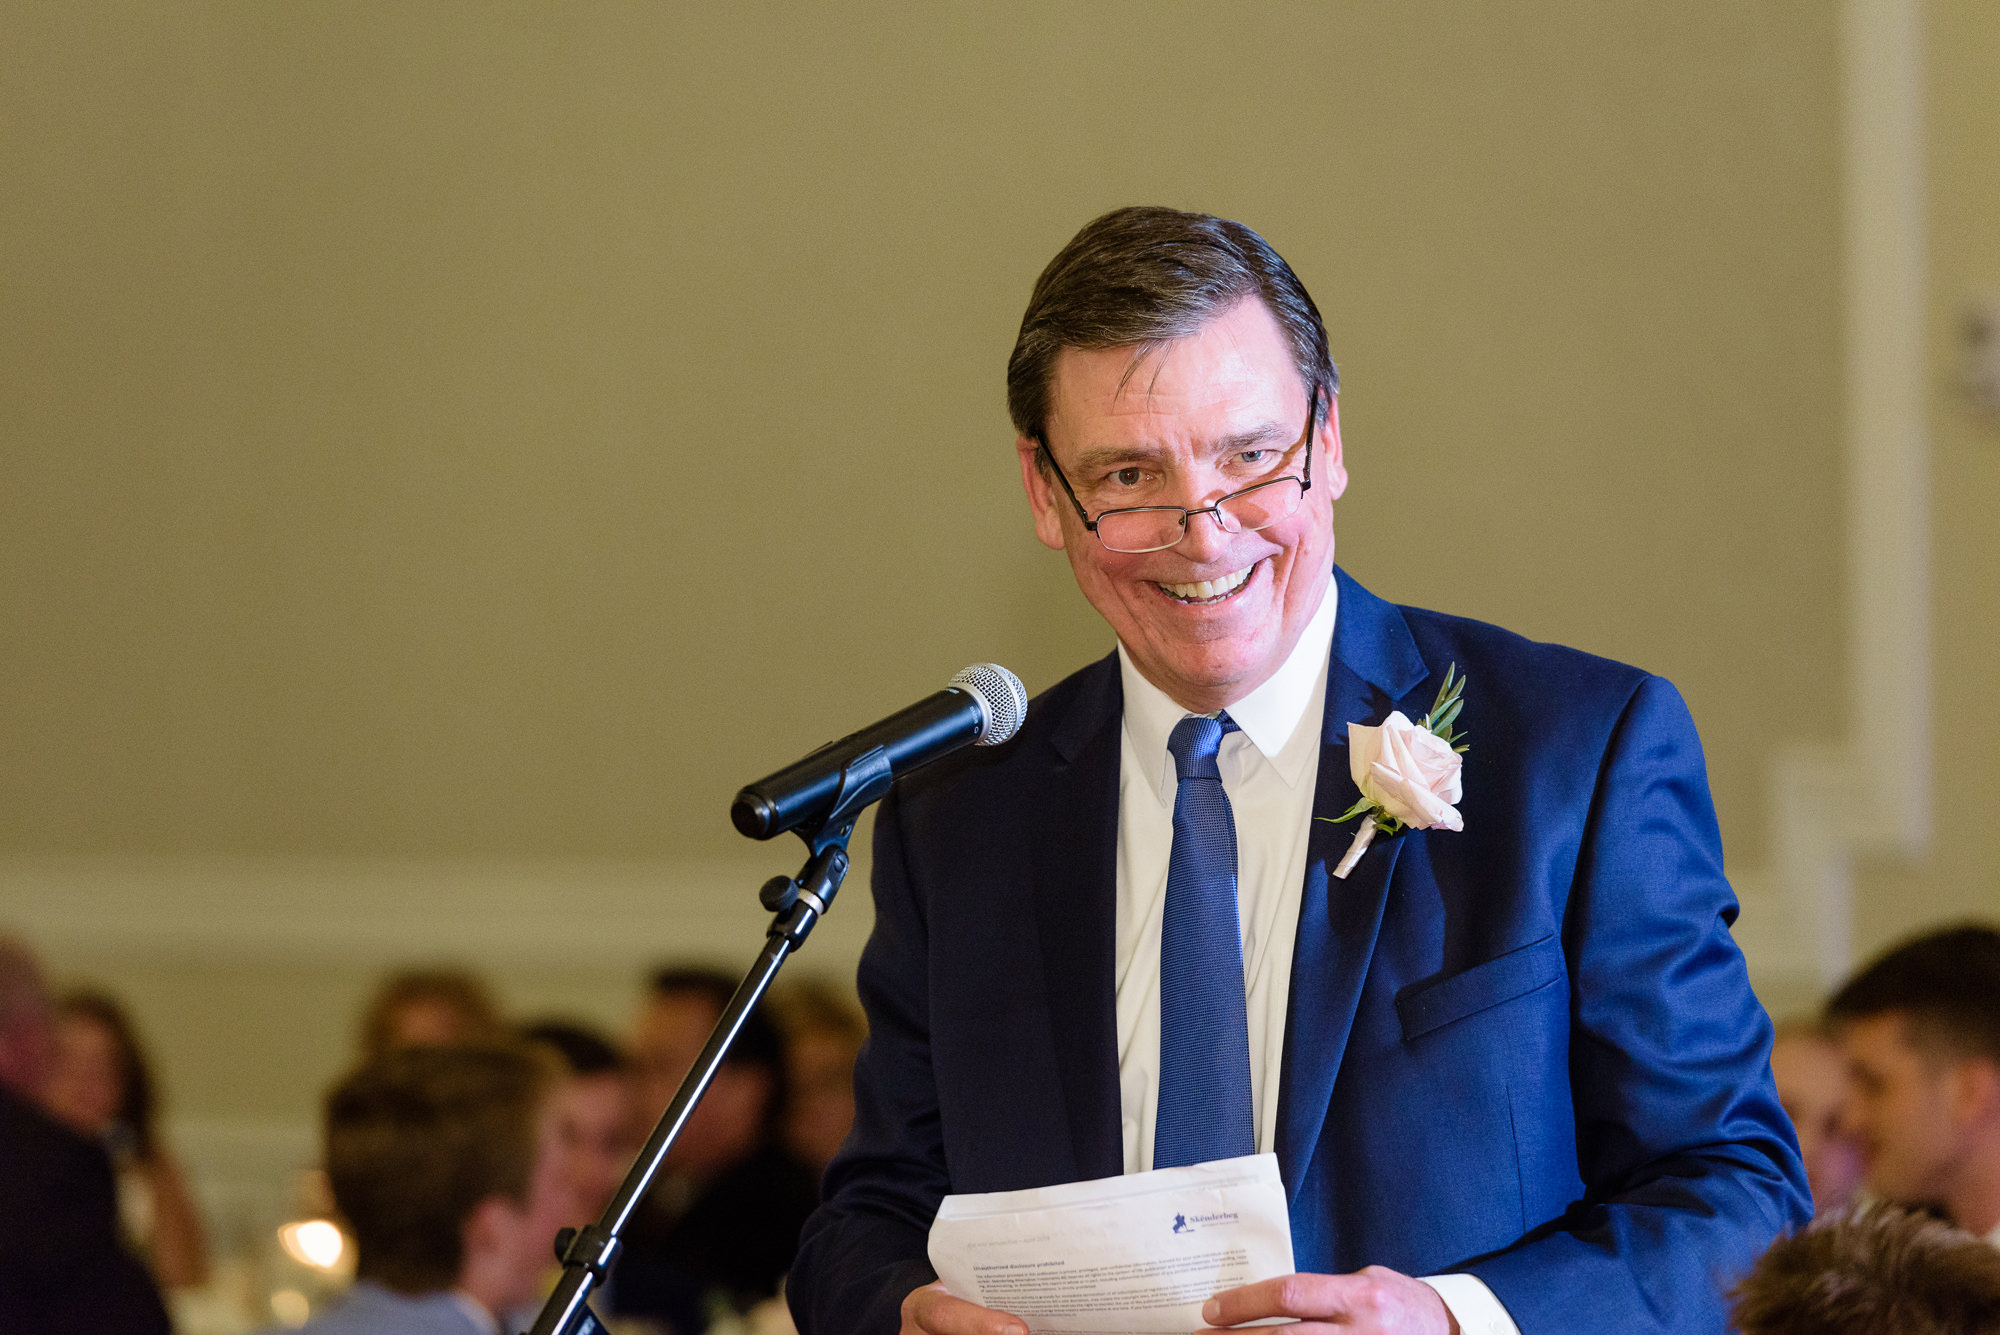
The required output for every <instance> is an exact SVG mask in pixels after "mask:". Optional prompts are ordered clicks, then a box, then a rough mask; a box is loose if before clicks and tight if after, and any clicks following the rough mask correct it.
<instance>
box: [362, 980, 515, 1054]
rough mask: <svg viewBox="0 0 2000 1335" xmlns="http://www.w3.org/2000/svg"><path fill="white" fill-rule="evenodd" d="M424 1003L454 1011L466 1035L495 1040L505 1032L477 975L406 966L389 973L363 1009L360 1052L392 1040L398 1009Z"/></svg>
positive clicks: (496, 1008)
mask: <svg viewBox="0 0 2000 1335" xmlns="http://www.w3.org/2000/svg"><path fill="white" fill-rule="evenodd" d="M423 1003H434V1004H438V1005H443V1006H447V1007H449V1008H451V1009H452V1010H455V1011H457V1012H458V1014H459V1015H460V1017H461V1018H462V1019H463V1020H464V1021H465V1023H466V1027H467V1029H468V1031H469V1032H468V1033H467V1035H466V1037H467V1038H469V1039H472V1040H474V1041H491V1040H497V1039H500V1038H501V1037H503V1035H504V1033H505V1027H504V1025H503V1024H502V1023H501V1020H500V1008H499V1006H497V1005H495V1004H494V1001H493V993H492V992H491V991H490V990H489V989H488V988H487V986H486V984H485V983H484V982H482V981H481V980H480V978H479V977H478V975H476V974H474V973H472V972H470V971H469V970H466V969H450V968H436V969H408V970H405V971H403V972H401V973H397V974H393V975H391V976H390V977H389V978H388V980H387V981H385V982H384V983H383V984H382V986H381V987H380V988H378V989H377V990H376V993H375V996H374V998H373V999H372V1000H370V1001H369V1003H368V1008H367V1010H366V1011H364V1012H363V1013H362V1017H361V1051H362V1053H363V1054H364V1055H366V1056H374V1055H375V1054H377V1053H380V1052H382V1051H384V1050H386V1049H387V1048H388V1047H389V1046H390V1045H391V1044H392V1043H393V1042H394V1041H395V1037H396V1029H395V1026H396V1016H397V1013H398V1012H399V1011H401V1010H403V1009H404V1008H405V1007H408V1006H413V1005H419V1004H423Z"/></svg>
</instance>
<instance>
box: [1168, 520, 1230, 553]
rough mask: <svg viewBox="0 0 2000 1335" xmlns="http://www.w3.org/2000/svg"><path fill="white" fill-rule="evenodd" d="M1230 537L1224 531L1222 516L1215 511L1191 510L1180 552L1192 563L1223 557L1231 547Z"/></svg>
mask: <svg viewBox="0 0 2000 1335" xmlns="http://www.w3.org/2000/svg"><path fill="white" fill-rule="evenodd" d="M1229 538H1230V535H1229V534H1228V533H1227V532H1225V531H1224V530H1223V527H1222V516H1221V514H1219V513H1218V512H1217V511H1215V510H1214V509H1207V510H1199V511H1197V510H1193V509H1190V510H1189V512H1188V517H1187V532H1186V534H1185V535H1184V536H1183V537H1182V538H1181V540H1180V543H1179V547H1178V550H1179V551H1180V553H1181V555H1183V556H1185V557H1187V558H1188V559H1189V560H1191V561H1204V560H1207V559H1209V558H1210V557H1215V556H1220V555H1222V552H1223V550H1224V549H1225V548H1226V547H1228V545H1229Z"/></svg>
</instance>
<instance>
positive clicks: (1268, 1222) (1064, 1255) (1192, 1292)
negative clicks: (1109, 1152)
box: [930, 1154, 1292, 1335]
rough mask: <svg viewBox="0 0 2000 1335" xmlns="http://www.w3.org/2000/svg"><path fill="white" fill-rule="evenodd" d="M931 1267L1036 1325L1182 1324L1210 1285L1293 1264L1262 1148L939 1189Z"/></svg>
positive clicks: (1190, 1322) (1143, 1334) (1174, 1334)
mask: <svg viewBox="0 0 2000 1335" xmlns="http://www.w3.org/2000/svg"><path fill="white" fill-rule="evenodd" d="M930 1256H931V1266H932V1268H933V1269H935V1270H936V1271H937V1273H938V1278H939V1279H941V1280H943V1281H944V1286H945V1288H946V1289H947V1290H949V1291H950V1292H951V1293H953V1294H954V1295H956V1296H958V1297H960V1298H964V1299H967V1300H968V1301H971V1302H975V1303H978V1304H979V1305H980V1306H982V1307H991V1308H994V1309H996V1310H998V1311H1002V1312H1012V1313H1013V1314H1014V1315H1015V1316H1018V1317H1020V1318H1021V1319H1022V1320H1024V1321H1026V1322H1027V1323H1028V1329H1029V1330H1031V1331H1034V1332H1036V1333H1037V1335H1101V1333H1102V1332H1122V1333H1124V1335H1188V1333H1189V1332H1190V1331H1196V1330H1200V1329H1201V1328H1202V1327H1203V1326H1204V1325H1205V1324H1207V1323H1205V1322H1204V1321H1203V1320H1202V1319H1201V1305H1202V1304H1203V1303H1205V1302H1207V1301H1208V1300H1209V1298H1210V1297H1212V1296H1214V1295H1215V1294H1216V1293H1218V1292H1220V1291H1221V1290H1223V1289H1232V1288H1235V1287H1236V1286H1237V1285H1239V1284H1251V1283H1255V1282H1256V1281H1258V1280H1260V1279H1274V1278H1276V1277H1277V1276H1279V1275H1289V1274H1291V1273H1292V1221H1291V1214H1290V1212H1289V1210H1288V1208H1287V1207H1286V1204H1285V1184H1284V1182H1283V1181H1282V1180H1281V1179H1280V1178H1279V1176H1278V1157H1277V1156H1276V1155H1275V1154H1249V1155H1245V1156H1244V1157H1242V1158H1240V1159H1219V1160H1217V1161H1215V1162H1214V1163H1204V1164H1195V1165H1193V1166H1191V1167H1188V1168H1163V1169H1159V1170H1156V1171H1154V1172H1151V1173H1130V1174H1127V1175H1125V1176H1123V1177H1107V1178H1102V1179H1099V1180H1098V1181H1095V1182H1068V1183H1065V1184H1063V1185H1062V1186H1059V1187H1037V1188H1033V1189H1031V1190H1028V1191H996V1192H990V1193H988V1194H986V1195H981V1196H947V1197H945V1199H944V1204H943V1205H942V1206H940V1207H939V1209H938V1214H937V1220H936V1222H934V1223H933V1224H932V1225H931V1238H930Z"/></svg>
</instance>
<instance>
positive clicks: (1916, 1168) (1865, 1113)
mask: <svg viewBox="0 0 2000 1335" xmlns="http://www.w3.org/2000/svg"><path fill="white" fill-rule="evenodd" d="M1841 1046H1842V1047H1843V1048H1844V1049H1845V1050H1846V1052H1847V1060H1848V1070H1849V1072H1850V1073H1851V1074H1852V1076H1853V1078H1854V1096H1853V1100H1852V1102H1851V1103H1850V1104H1849V1108H1850V1113H1851V1118H1852V1124H1853V1129H1854V1132H1855V1133H1856V1135H1857V1136H1858V1137H1859V1139H1860V1141H1861V1152H1862V1157H1863V1159H1864V1160H1865V1161H1866V1164H1867V1169H1868V1187H1869V1190H1871V1191H1873V1192H1875V1193H1876V1194H1877V1195H1880V1196H1883V1197H1886V1198H1888V1199H1889V1200H1892V1201H1903V1202H1927V1201H1942V1200H1944V1199H1945V1198H1947V1197H1948V1196H1950V1195H1951V1192H1952V1188H1953V1186H1954V1182H1955V1178H1956V1176H1957V1172H1958V1166H1959V1163H1960V1162H1961V1160H1962V1159H1963V1156H1964V1145H1963V1141H1964V1136H1963V1134H1962V1130H1961V1126H1960V1117H1959V1115H1958V1112H1957V1110H1956V1109H1955V1108H1954V1106H1953V1105H1954V1102H1955V1098H1954V1094H1955V1089H1954V1086H1955V1084H1956V1083H1957V1081H1956V1079H1955V1075H1956V1072H1955V1068H1954V1066H1953V1064H1952V1063H1950V1062H1946V1061H1940V1060H1938V1059H1936V1058H1934V1057H1932V1056H1931V1055H1929V1054H1927V1053H1926V1052H1924V1051H1922V1050H1921V1049H1919V1048H1918V1047H1916V1046H1915V1045H1914V1044H1912V1043H1911V1041H1910V1033H1909V1023H1908V1020H1907V1019H1906V1018H1905V1017H1904V1016H1903V1015H1902V1014H1901V1013H1900V1012H1895V1011H1891V1012H1889V1013H1887V1014H1884V1015H1877V1016H1873V1017H1871V1018H1869V1019H1865V1020H1857V1021H1855V1022H1854V1023H1853V1024H1851V1025H1849V1026H1848V1027H1847V1029H1846V1030H1845V1031H1844V1032H1843V1033H1842V1034H1841Z"/></svg>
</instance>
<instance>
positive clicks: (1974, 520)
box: [1856, 0, 2000, 952]
mask: <svg viewBox="0 0 2000 1335" xmlns="http://www.w3.org/2000/svg"><path fill="white" fill-rule="evenodd" d="M1927 9H1928V23H1927V28H1926V33H1925V40H1926V43H1927V46H1928V50H1929V59H1928V64H1929V75H1930V78H1929V105H1928V107H1927V116H1926V134H1927V136H1928V139H1929V152H1928V158H1927V161H1926V163H1925V169H1926V171H1927V172H1928V174H1929V191H1928V193H1929V198H1930V226H1929V244H1930V271H1931V272H1930V327H1931V329H1930V332H1931V357H1930V369H1931V377H1930V381H1931V390H1932V394H1931V449H1932V470H1931V492H1932V509H1931V514H1932V529H1931V541H1932V544H1933V555H1932V581H1933V585H1934V590H1933V598H1932V606H1933V616H1934V620H1935V634H1934V642H1935V649H1934V653H1935V660H1936V666H1935V670H1934V674H1933V681H1932V691H1933V694H1934V697H1935V699H1936V702H1937V703H1936V711H1935V718H1934V722H1933V725H1932V735H1931V746H1932V750H1933V754H1934V755H1935V756H1936V777H1935V783H1936V793H1937V802H1936V807H1935V814H1934V816H1933V829H1934V835H1933V842H1932V847H1931V849H1930V851H1929V853H1928V855H1927V856H1926V857H1924V858H1923V859H1922V860H1921V861H1919V862H1918V863H1916V864H1915V865H1904V866H1893V867H1875V868H1871V869H1870V871H1869V874H1867V875H1866V876H1864V878H1863V879H1862V882H1861V885H1860V887H1859V892H1860V893H1859V895H1858V897H1857V907H1858V909H1859V913H1858V914H1857V928H1858V930H1857V933H1856V936H1857V940H1856V944H1857V946H1859V947H1860V948H1861V950H1862V951H1863V952H1872V951H1874V950H1876V949H1878V948H1880V947H1881V946H1883V945H1886V944H1888V943H1889V942H1891V941H1893V940H1894V939H1895V938H1898V937H1900V936H1903V935H1905V934H1906V933H1909V932H1912V931H1917V930H1921V929H1922V928H1924V927H1927V926H1930V925H1932V924H1934V923H1937V922H1939V921H1941V920H1948V919H1954V918H1962V917H1966V916H1972V915H1978V916H1982V917H1985V918H1987V919H1988V920H1995V919H2000V819H1996V818H1995V816H1994V815H1993V813H1994V812H2000V709H1995V708H1993V707H1992V706H1991V704H1990V703H1989V702H1991V701H1995V700H2000V552H1996V539H2000V418H1995V417H1992V416H1984V417H1982V416H1981V414H1980V413H1979V412H1977V411H1976V409H1975V407H1974V405H1973V403H1972V402H1971V401H1970V399H1969V397H1968V396H1967V395H1966V394H1965V392H1964V391H1963V389H1962V387H1961V384H1960V379H1959V377H1960V367H1959V357H1960V355H1961V351H1962V344H1961V342H1960V339H1961V337H1962V325H1963V321H1964V318H1965V316H1966V313H1967V305H1968V303H1969V302H1970V301H1972V300H1973V299H1975V298H1977V297H1979V296H1982V295H1985V296H1989V297H1990V296H1991V295H1993V294H1996V293H2000V156H1996V152H2000V150H1996V145H2000V100H1996V99H1995V97H1994V96H1993V89H1994V88H1995V87H1996V86H2000V7H1995V6H1994V5H1991V4H1987V3H1982V0H1931V3H1930V4H1929V5H1928V6H1927Z"/></svg>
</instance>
